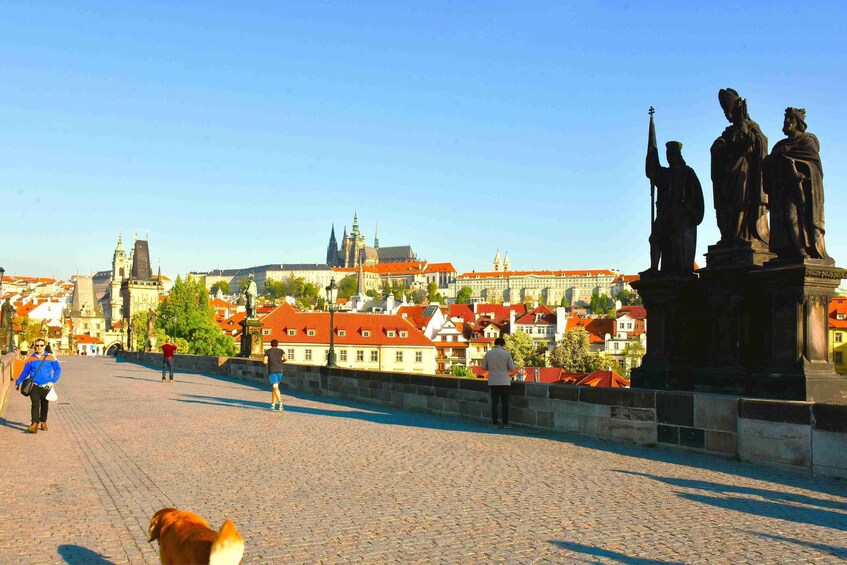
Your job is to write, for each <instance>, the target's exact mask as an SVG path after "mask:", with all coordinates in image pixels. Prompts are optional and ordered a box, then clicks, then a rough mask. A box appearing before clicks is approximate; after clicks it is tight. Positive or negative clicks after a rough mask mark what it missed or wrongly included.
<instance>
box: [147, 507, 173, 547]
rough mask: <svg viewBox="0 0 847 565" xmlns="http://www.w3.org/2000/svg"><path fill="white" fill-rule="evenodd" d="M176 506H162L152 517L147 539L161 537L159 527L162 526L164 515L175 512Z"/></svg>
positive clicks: (151, 539)
mask: <svg viewBox="0 0 847 565" xmlns="http://www.w3.org/2000/svg"><path fill="white" fill-rule="evenodd" d="M175 510H176V509H175V508H162V509H161V510H159V511H158V512H156V513H155V514H153V517H152V518H150V527H149V528H147V541H148V542H150V541H153V540H157V539H159V529H160V528H161V522H162V517H163V516H164V515H165V514H167V513H168V512H174V511H175Z"/></svg>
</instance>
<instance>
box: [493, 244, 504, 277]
mask: <svg viewBox="0 0 847 565" xmlns="http://www.w3.org/2000/svg"><path fill="white" fill-rule="evenodd" d="M502 270H503V262H502V261H500V250H499V249H498V250H497V254H496V255H495V256H494V272H495V273H499V272H500V271H502Z"/></svg>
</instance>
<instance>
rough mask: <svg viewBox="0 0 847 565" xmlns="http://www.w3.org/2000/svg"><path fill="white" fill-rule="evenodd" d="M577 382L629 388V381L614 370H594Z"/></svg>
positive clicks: (585, 384) (579, 383)
mask: <svg viewBox="0 0 847 565" xmlns="http://www.w3.org/2000/svg"><path fill="white" fill-rule="evenodd" d="M576 384H578V385H583V386H595V387H606V388H629V381H628V380H626V379H625V378H624V377H622V376H620V375H619V374H617V373H616V372H614V371H599V370H598V371H594V372H593V373H591V374H590V375H588V376H586V377H585V378H583V379H582V380H580V381H579V382H578V383H576Z"/></svg>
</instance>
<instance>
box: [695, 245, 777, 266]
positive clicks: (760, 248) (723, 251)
mask: <svg viewBox="0 0 847 565" xmlns="http://www.w3.org/2000/svg"><path fill="white" fill-rule="evenodd" d="M774 258H776V255H774V254H773V253H771V252H770V251H768V246H767V245H765V244H764V243H762V242H761V241H758V240H754V241H752V242H750V241H743V240H739V241H734V242H729V243H726V242H718V243H716V244H715V245H710V246H709V250H708V252H707V253H706V265H707V266H708V267H712V268H714V267H726V266H730V267H738V266H759V267H761V266H762V265H764V264H765V263H766V262H768V261H770V260H772V259H774Z"/></svg>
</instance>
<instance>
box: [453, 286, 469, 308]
mask: <svg viewBox="0 0 847 565" xmlns="http://www.w3.org/2000/svg"><path fill="white" fill-rule="evenodd" d="M471 296H473V289H472V288H471V287H469V286H463V287H462V288H460V289H459V292H457V293H456V304H470V303H471Z"/></svg>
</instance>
